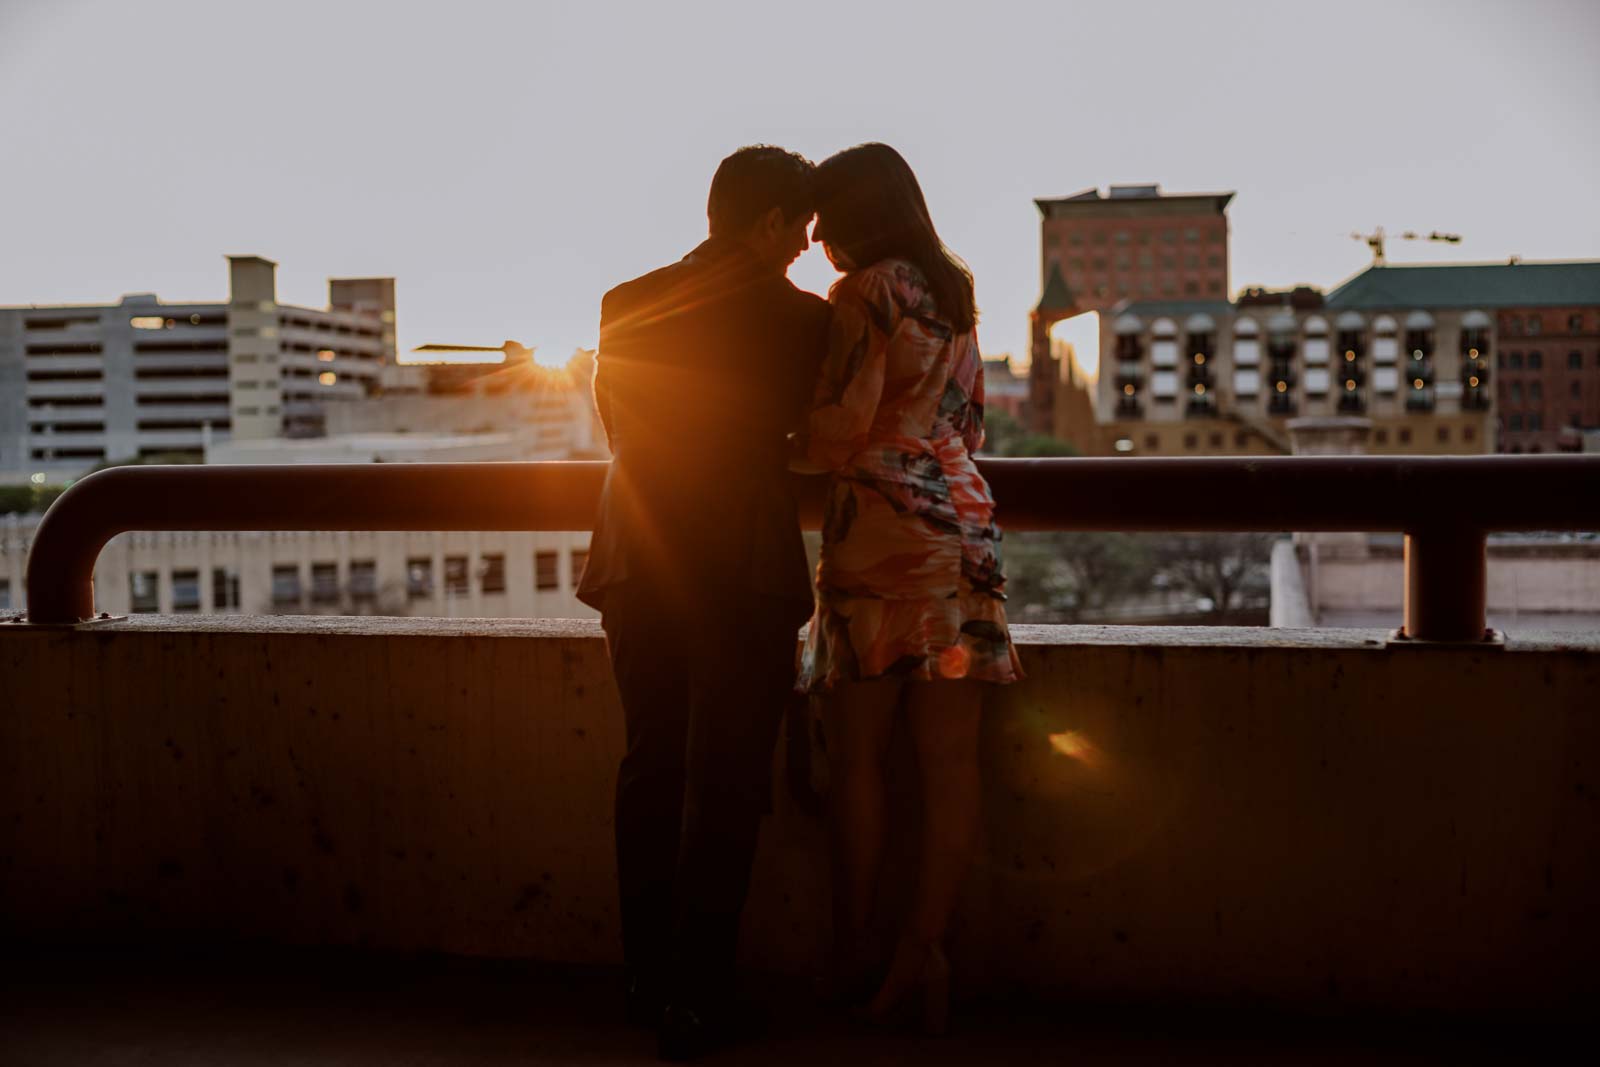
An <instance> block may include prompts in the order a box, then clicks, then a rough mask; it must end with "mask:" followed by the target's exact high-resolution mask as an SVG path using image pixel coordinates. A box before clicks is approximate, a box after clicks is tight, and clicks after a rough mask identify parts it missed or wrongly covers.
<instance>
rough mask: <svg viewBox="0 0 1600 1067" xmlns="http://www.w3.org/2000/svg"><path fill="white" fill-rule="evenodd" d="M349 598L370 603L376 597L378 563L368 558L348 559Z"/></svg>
mask: <svg viewBox="0 0 1600 1067" xmlns="http://www.w3.org/2000/svg"><path fill="white" fill-rule="evenodd" d="M350 599H351V600H352V601H354V602H355V603H357V604H370V603H372V602H373V601H374V600H377V599H378V564H377V562H376V561H374V560H370V559H353V560H351V561H350Z"/></svg>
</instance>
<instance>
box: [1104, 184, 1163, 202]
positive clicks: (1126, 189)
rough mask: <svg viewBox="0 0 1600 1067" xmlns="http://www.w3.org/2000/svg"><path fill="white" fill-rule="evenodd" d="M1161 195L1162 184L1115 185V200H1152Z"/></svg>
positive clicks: (1112, 194) (1113, 188)
mask: <svg viewBox="0 0 1600 1067" xmlns="http://www.w3.org/2000/svg"><path fill="white" fill-rule="evenodd" d="M1160 195H1161V186H1160V185H1113V186H1112V187H1111V199H1113V200H1152V199H1155V198H1156V197H1159V196H1160Z"/></svg>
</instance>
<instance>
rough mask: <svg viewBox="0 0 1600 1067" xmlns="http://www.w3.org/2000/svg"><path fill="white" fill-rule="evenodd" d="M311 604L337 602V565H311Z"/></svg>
mask: <svg viewBox="0 0 1600 1067" xmlns="http://www.w3.org/2000/svg"><path fill="white" fill-rule="evenodd" d="M311 602H312V603H313V604H337V603H338V602H339V565H338V564H337V563H313V564H312V565H311Z"/></svg>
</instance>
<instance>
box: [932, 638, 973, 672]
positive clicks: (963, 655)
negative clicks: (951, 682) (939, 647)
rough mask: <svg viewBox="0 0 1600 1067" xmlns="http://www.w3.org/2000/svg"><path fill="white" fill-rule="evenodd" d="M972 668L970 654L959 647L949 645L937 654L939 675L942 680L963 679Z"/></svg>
mask: <svg viewBox="0 0 1600 1067" xmlns="http://www.w3.org/2000/svg"><path fill="white" fill-rule="evenodd" d="M971 666H972V653H970V652H968V651H967V650H966V649H965V648H963V647H962V646H960V645H951V646H950V647H949V648H947V649H945V650H944V651H943V652H941V653H939V675H940V677H943V678H965V677H966V676H967V670H968V669H969V668H971Z"/></svg>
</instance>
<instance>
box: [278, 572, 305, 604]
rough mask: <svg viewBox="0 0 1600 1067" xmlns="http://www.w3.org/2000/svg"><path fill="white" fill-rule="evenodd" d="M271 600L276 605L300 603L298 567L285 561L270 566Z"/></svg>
mask: <svg viewBox="0 0 1600 1067" xmlns="http://www.w3.org/2000/svg"><path fill="white" fill-rule="evenodd" d="M272 602H273V603H274V604H278V605H294V606H299V604H300V567H299V565H298V564H294V563H285V564H280V565H278V566H276V567H273V568H272Z"/></svg>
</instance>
